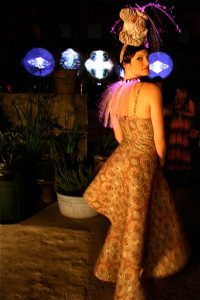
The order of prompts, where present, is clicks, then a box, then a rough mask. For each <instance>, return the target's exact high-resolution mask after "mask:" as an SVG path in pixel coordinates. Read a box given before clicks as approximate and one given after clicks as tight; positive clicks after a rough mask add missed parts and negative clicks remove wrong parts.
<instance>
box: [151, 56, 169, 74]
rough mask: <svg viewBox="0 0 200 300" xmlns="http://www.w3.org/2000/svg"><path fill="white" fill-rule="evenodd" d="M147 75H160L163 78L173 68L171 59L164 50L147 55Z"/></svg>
mask: <svg viewBox="0 0 200 300" xmlns="http://www.w3.org/2000/svg"><path fill="white" fill-rule="evenodd" d="M149 63H150V65H149V69H150V73H149V77H150V78H154V77H156V76H160V77H162V78H165V77H167V76H169V74H170V73H171V72H172V69H173V60H172V59H171V57H170V56H169V55H168V54H167V53H165V52H153V53H151V54H150V55H149Z"/></svg>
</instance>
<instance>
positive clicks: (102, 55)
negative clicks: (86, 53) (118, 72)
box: [85, 50, 114, 79]
mask: <svg viewBox="0 0 200 300" xmlns="http://www.w3.org/2000/svg"><path fill="white" fill-rule="evenodd" d="M85 67H86V70H87V71H88V72H89V73H90V75H91V76H92V77H94V78H96V79H105V78H106V77H108V75H110V73H111V72H112V70H113V67H114V64H113V62H112V60H111V59H110V58H109V55H108V53H107V52H105V51H102V50H96V51H93V52H91V54H90V58H89V59H87V60H86V62H85Z"/></svg>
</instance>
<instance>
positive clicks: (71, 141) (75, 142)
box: [51, 124, 97, 218]
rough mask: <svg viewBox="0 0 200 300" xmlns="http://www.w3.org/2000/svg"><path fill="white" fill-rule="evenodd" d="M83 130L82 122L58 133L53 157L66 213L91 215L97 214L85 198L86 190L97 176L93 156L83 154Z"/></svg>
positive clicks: (59, 200)
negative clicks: (80, 144) (81, 141)
mask: <svg viewBox="0 0 200 300" xmlns="http://www.w3.org/2000/svg"><path fill="white" fill-rule="evenodd" d="M80 140H81V132H80V128H79V125H77V124H76V125H74V126H73V128H72V129H71V130H67V131H65V132H64V133H63V134H61V135H59V136H57V137H55V138H54V139H53V141H52V147H51V149H52V151H51V152H52V160H53V164H54V168H55V190H56V194H57V200H58V206H59V209H60V212H61V214H62V215H64V216H66V217H70V218H88V217H93V216H95V215H97V212H96V211H95V210H93V209H92V208H90V207H89V206H88V205H87V203H86V202H85V200H84V198H83V192H84V191H85V189H86V188H87V186H88V185H89V184H90V182H91V181H92V179H93V178H94V175H95V173H94V162H93V160H92V158H89V157H84V158H81V157H80V156H79V143H80Z"/></svg>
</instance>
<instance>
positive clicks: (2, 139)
mask: <svg viewBox="0 0 200 300" xmlns="http://www.w3.org/2000/svg"><path fill="white" fill-rule="evenodd" d="M21 143H22V140H21V135H20V133H19V132H17V131H16V130H15V129H7V130H5V131H4V132H2V131H0V162H3V163H5V164H7V165H8V166H11V165H13V164H14V163H15V162H16V161H17V159H18V157H19V152H20V151H19V150H20V145H21Z"/></svg>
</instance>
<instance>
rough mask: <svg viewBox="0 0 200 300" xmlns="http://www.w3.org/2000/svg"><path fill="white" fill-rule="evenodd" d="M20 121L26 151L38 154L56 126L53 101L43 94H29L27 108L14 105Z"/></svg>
mask: <svg viewBox="0 0 200 300" xmlns="http://www.w3.org/2000/svg"><path fill="white" fill-rule="evenodd" d="M14 107H15V109H16V112H17V115H18V119H19V121H20V126H19V128H18V129H19V131H20V132H21V134H22V136H23V140H24V150H25V151H26V152H27V153H30V154H38V153H39V152H40V149H41V145H42V141H43V139H46V138H48V137H49V135H50V132H51V129H52V128H53V126H54V125H55V118H54V117H53V115H52V99H51V98H50V97H49V96H48V95H43V94H41V93H39V94H35V93H29V95H28V99H27V105H26V108H25V109H24V110H23V109H22V107H21V106H20V105H18V104H17V103H14Z"/></svg>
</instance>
